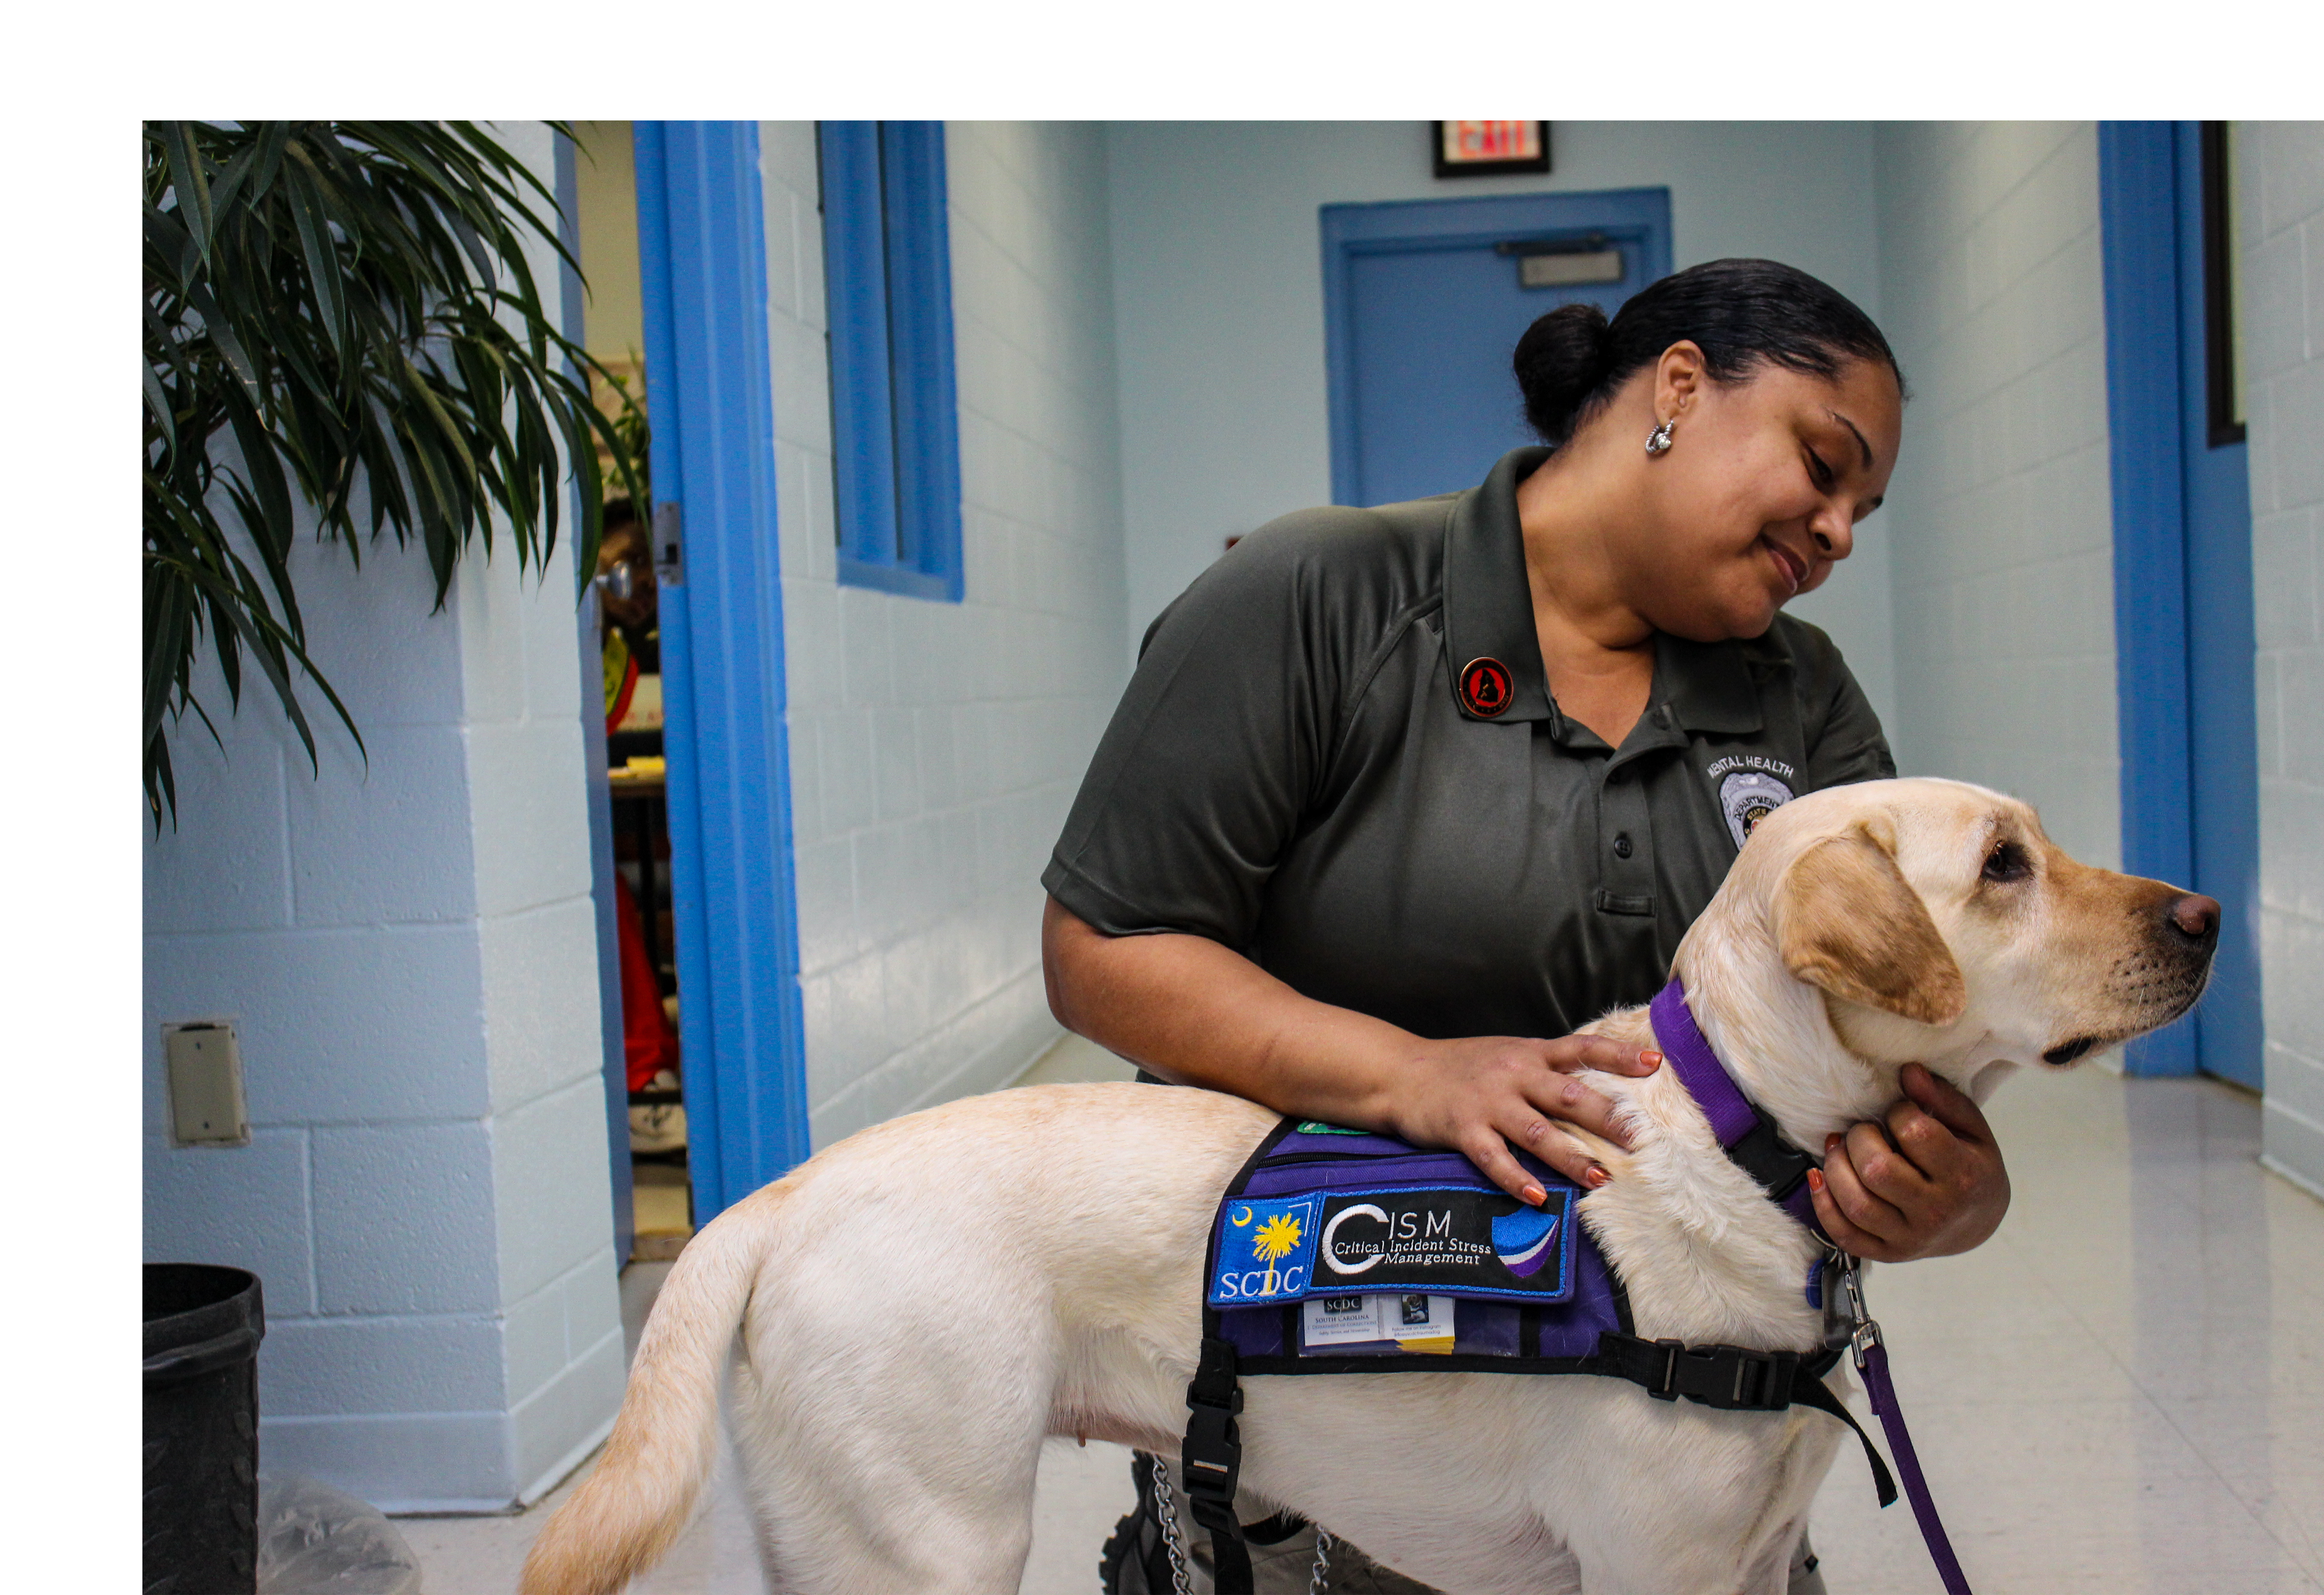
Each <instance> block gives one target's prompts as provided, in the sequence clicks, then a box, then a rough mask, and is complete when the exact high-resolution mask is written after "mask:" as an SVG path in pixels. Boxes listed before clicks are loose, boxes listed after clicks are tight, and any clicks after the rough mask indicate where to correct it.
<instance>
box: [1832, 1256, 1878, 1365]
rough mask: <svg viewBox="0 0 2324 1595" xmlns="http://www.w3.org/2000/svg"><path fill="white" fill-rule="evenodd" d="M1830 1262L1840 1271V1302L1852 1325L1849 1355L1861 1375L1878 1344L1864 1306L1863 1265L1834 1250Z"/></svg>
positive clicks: (1872, 1321) (1875, 1327) (1872, 1320)
mask: <svg viewBox="0 0 2324 1595" xmlns="http://www.w3.org/2000/svg"><path fill="white" fill-rule="evenodd" d="M1832 1261H1833V1264H1834V1266H1835V1267H1836V1268H1838V1269H1839V1271H1840V1301H1841V1302H1842V1303H1843V1304H1844V1305H1846V1307H1847V1309H1848V1318H1849V1323H1852V1324H1854V1325H1855V1327H1854V1328H1853V1329H1852V1330H1850V1331H1849V1336H1848V1354H1849V1357H1850V1358H1852V1359H1854V1360H1855V1362H1856V1367H1857V1370H1858V1372H1859V1373H1860V1372H1862V1371H1863V1369H1864V1363H1865V1360H1866V1359H1867V1357H1869V1356H1870V1355H1871V1352H1872V1348H1873V1347H1875V1346H1877V1345H1878V1344H1880V1325H1879V1323H1877V1322H1876V1321H1875V1320H1874V1318H1873V1316H1872V1314H1870V1313H1869V1312H1868V1311H1867V1310H1866V1308H1865V1305H1864V1274H1863V1267H1862V1265H1861V1264H1859V1263H1858V1261H1857V1260H1856V1258H1853V1257H1850V1256H1849V1254H1848V1253H1846V1252H1844V1251H1837V1250H1835V1251H1834V1252H1833V1253H1832Z"/></svg>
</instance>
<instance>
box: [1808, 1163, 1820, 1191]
mask: <svg viewBox="0 0 2324 1595" xmlns="http://www.w3.org/2000/svg"><path fill="white" fill-rule="evenodd" d="M1808 1189H1809V1190H1811V1191H1821V1190H1822V1189H1823V1170H1821V1168H1811V1169H1810V1170H1808Z"/></svg>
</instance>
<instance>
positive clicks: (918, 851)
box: [760, 122, 1127, 1147]
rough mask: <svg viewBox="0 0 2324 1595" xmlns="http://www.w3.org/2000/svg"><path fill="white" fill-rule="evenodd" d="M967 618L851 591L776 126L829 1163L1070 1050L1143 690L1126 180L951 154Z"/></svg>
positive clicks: (802, 209) (778, 417)
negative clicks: (1091, 836)
mask: <svg viewBox="0 0 2324 1595" xmlns="http://www.w3.org/2000/svg"><path fill="white" fill-rule="evenodd" d="M945 143H946V161H947V167H948V174H949V181H950V190H951V228H952V258H953V317H954V327H955V331H956V334H957V345H958V351H959V355H958V361H959V382H960V440H961V471H962V479H963V498H964V505H963V519H964V527H963V538H964V557H965V560H966V578H967V579H966V584H965V585H966V599H965V602H964V603H961V604H938V603H930V602H927V601H926V600H922V599H916V598H901V597H895V596H891V595H888V594H884V593H875V592H870V591H867V590H865V589H862V588H860V587H844V586H841V585H838V582H837V579H836V571H837V560H836V546H835V540H834V539H835V509H834V500H833V490H832V468H831V428H830V389H829V380H828V375H827V367H826V364H825V339H824V330H825V319H824V298H823V253H822V224H821V220H820V217H819V215H818V212H817V209H816V196H817V192H818V189H819V184H818V182H817V180H816V144H815V128H814V125H813V124H810V123H774V122H770V123H767V124H763V125H762V126H761V131H760V148H761V159H762V164H763V167H764V171H765V176H766V207H767V254H768V294H769V299H770V307H769V317H770V332H771V338H770V343H771V346H772V352H773V360H774V367H775V372H774V401H775V432H776V467H775V475H776V481H777V484H778V491H779V493H780V508H779V523H780V528H781V530H780V537H781V542H782V554H781V558H782V572H783V621H784V627H785V631H786V645H785V659H786V660H787V662H788V670H789V696H790V703H789V726H790V737H791V743H790V756H791V788H792V804H793V810H792V814H793V825H794V833H795V835H796V838H797V841H796V846H797V849H798V913H799V945H800V967H801V975H800V979H801V984H802V986H803V988H804V993H805V1000H806V1012H807V1076H808V1078H807V1089H808V1102H809V1107H810V1111H811V1113H812V1123H813V1130H814V1139H815V1144H816V1145H817V1146H818V1147H820V1146H826V1145H828V1144H830V1143H831V1142H832V1141H834V1140H836V1139H839V1138H841V1137H843V1136H845V1135H847V1134H850V1133H852V1132H853V1131H854V1130H856V1129H861V1128H862V1127H863V1126H865V1125H867V1124H871V1123H874V1122H876V1121H877V1120H881V1119H885V1118H888V1117H890V1116H891V1115H893V1114H896V1113H899V1112H903V1111H908V1110H910V1109H913V1108H917V1107H922V1106H926V1105H927V1104H929V1103H932V1102H941V1101H944V1100H945V1099H947V1098H950V1097H954V1096H960V1095H964V1094H966V1093H972V1092H977V1091H985V1090H990V1089H991V1088H993V1087H995V1086H999V1085H1003V1084H1006V1083H1008V1082H1009V1081H1010V1079H1012V1078H1014V1077H1015V1075H1016V1074H1018V1073H1019V1071H1021V1070H1022V1069H1023V1068H1024V1066H1025V1065H1027V1064H1028V1063H1029V1062H1031V1061H1032V1059H1033V1058H1034V1057H1035V1056H1037V1055H1038V1054H1039V1053H1040V1051H1041V1050H1042V1049H1043V1048H1044V1047H1046V1046H1048V1045H1049V1043H1050V1042H1051V1041H1053V1040H1054V1039H1055V1038H1056V1036H1057V1035H1058V1033H1059V1032H1058V1030H1057V1028H1056V1024H1055V1022H1054V1021H1053V1020H1052V1019H1050V1017H1049V1012H1048V1006H1047V999H1046V998H1045V996H1044V994H1043V991H1042V986H1041V973H1040V944H1039V932H1040V918H1041V900H1042V896H1041V886H1040V872H1041V867H1042V864H1043V862H1045V861H1046V860H1047V856H1048V851H1049V848H1050V847H1051V846H1052V845H1053V844H1055V842H1056V835H1057V831H1058V829H1059V827H1060V826H1062V825H1064V823H1065V810H1066V807H1067V806H1068V805H1069V804H1070V803H1071V801H1072V798H1073V794H1074V788H1076V787H1077V786H1078V785H1079V783H1080V780H1081V777H1082V772H1083V770H1084V768H1085V767H1086V766H1087V764H1088V762H1089V757H1090V753H1091V751H1092V750H1093V749H1094V747H1095V746H1096V743H1097V737H1098V733H1100V732H1101V731H1102V729H1103V728H1104V725H1105V722H1106V718H1107V716H1108V715H1111V713H1112V710H1113V705H1114V702H1115V699H1116V698H1117V697H1119V696H1120V691H1121V687H1122V683H1123V681H1124V679H1125V678H1126V675H1127V671H1126V668H1125V659H1126V656H1127V649H1126V647H1125V645H1124V642H1123V635H1122V627H1123V620H1122V606H1123V605H1122V593H1123V586H1122V556H1121V523H1120V487H1119V465H1118V449H1119V444H1118V437H1117V431H1116V427H1115V422H1114V365H1113V321H1112V304H1111V281H1110V274H1109V273H1110V254H1109V250H1108V245H1107V233H1106V226H1107V220H1106V180H1105V156H1104V149H1103V145H1102V141H1101V139H1100V136H1099V134H1098V131H1097V129H1096V128H1095V127H1093V126H1091V125H1088V124H1056V123H1045V124H1033V123H1001V124H984V123H954V124H950V125H949V127H948V128H947V129H946V135H945Z"/></svg>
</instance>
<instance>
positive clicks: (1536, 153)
mask: <svg viewBox="0 0 2324 1595" xmlns="http://www.w3.org/2000/svg"><path fill="white" fill-rule="evenodd" d="M1430 125H1431V126H1432V127H1433V128H1434V130H1435V131H1434V138H1433V140H1432V144H1433V148H1434V154H1435V158H1436V175H1437V176H1438V177H1490V176H1495V175H1499V174H1500V173H1503V172H1512V171H1548V170H1549V124H1548V123H1546V122H1437V123H1432V124H1430Z"/></svg>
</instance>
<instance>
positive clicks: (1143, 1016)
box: [1041, 898, 1662, 1204]
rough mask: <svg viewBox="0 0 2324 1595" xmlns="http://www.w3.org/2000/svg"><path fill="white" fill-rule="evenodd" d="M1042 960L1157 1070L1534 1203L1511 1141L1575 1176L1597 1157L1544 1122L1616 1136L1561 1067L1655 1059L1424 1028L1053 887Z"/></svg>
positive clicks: (1602, 1108)
mask: <svg viewBox="0 0 2324 1595" xmlns="http://www.w3.org/2000/svg"><path fill="white" fill-rule="evenodd" d="M1041 968H1042V973H1043V975H1044V977H1045V978H1046V979H1047V984H1048V992H1049V1010H1050V1011H1051V1012H1052V1013H1054V1014H1056V1016H1057V1019H1058V1022H1059V1023H1061V1024H1063V1025H1065V1027H1066V1028H1068V1029H1071V1030H1074V1031H1076V1032H1078V1033H1079V1034H1081V1035H1084V1036H1086V1037H1089V1038H1090V1039H1091V1040H1093V1041H1095V1042H1097V1043H1099V1044H1100V1045H1101V1046H1106V1047H1108V1048H1111V1050H1112V1051H1114V1052H1116V1053H1119V1054H1120V1055H1121V1056H1123V1057H1126V1058H1130V1059H1132V1060H1134V1061H1135V1062H1137V1063H1139V1064H1142V1065H1145V1066H1146V1067H1147V1068H1148V1070H1150V1071H1151V1072H1152V1073H1154V1074H1158V1075H1161V1076H1162V1077H1163V1078H1165V1079H1167V1080H1170V1081H1174V1082H1176V1083H1181V1084H1186V1085H1203V1086H1208V1087H1210V1088H1211V1089H1212V1090H1214V1091H1223V1092H1231V1093H1233V1094H1234V1095H1236V1096H1240V1097H1247V1098H1249V1099H1250V1101H1252V1102H1259V1103H1261V1104H1262V1105H1264V1106H1266V1107H1269V1108H1273V1109H1274V1110H1275V1111H1277V1112H1278V1113H1288V1114H1293V1115H1296V1116H1297V1117H1299V1118H1303V1119H1321V1120H1326V1121H1327V1122H1330V1123H1333V1124H1344V1125H1348V1126H1350V1127H1351V1128H1355V1129H1376V1130H1384V1131H1386V1132H1387V1133H1388V1134H1390V1135H1394V1136H1397V1137H1400V1138H1401V1139H1405V1140H1407V1141H1411V1142H1412V1143H1414V1144H1415V1145H1416V1146H1424V1147H1450V1148H1456V1149H1458V1150H1459V1151H1461V1152H1463V1153H1465V1154H1467V1156H1468V1157H1469V1158H1470V1160H1471V1162H1473V1163H1475V1164H1476V1165H1477V1166H1478V1167H1479V1168H1480V1169H1482V1170H1483V1171H1484V1172H1485V1173H1486V1175H1488V1176H1490V1177H1491V1179H1492V1180H1493V1182H1494V1183H1495V1184H1497V1185H1499V1186H1500V1187H1501V1188H1502V1189H1503V1190H1505V1191H1507V1192H1508V1194H1510V1195H1512V1196H1515V1197H1517V1199H1518V1200H1519V1201H1521V1202H1526V1203H1536V1204H1537V1203H1540V1202H1541V1201H1542V1199H1543V1196H1544V1194H1545V1193H1544V1192H1543V1190H1542V1188H1541V1185H1540V1184H1539V1183H1538V1182H1537V1181H1535V1179H1534V1177H1533V1176H1531V1175H1529V1174H1527V1173H1526V1170H1525V1167H1524V1166H1523V1165H1522V1164H1520V1163H1518V1162H1517V1159H1516V1158H1515V1157H1512V1156H1511V1155H1510V1153H1509V1148H1510V1147H1511V1146H1518V1147H1523V1148H1526V1150H1527V1151H1529V1152H1531V1153H1532V1154H1533V1155H1534V1156H1535V1157H1538V1158H1540V1159H1541V1160H1542V1161H1543V1162H1544V1163H1546V1164H1548V1165H1549V1166H1551V1167H1552V1168H1554V1169H1556V1170H1557V1171H1558V1172H1559V1173H1561V1174H1563V1175H1564V1176H1566V1177H1567V1178H1568V1179H1571V1180H1572V1181H1574V1182H1575V1183H1576V1184H1577V1185H1582V1186H1583V1187H1584V1188H1585V1189H1587V1188H1593V1187H1595V1186H1598V1185H1603V1184H1605V1183H1606V1171H1605V1170H1604V1169H1603V1168H1601V1167H1600V1166H1599V1165H1598V1164H1597V1163H1596V1161H1594V1160H1593V1159H1592V1158H1591V1156H1590V1154H1589V1152H1588V1151H1587V1150H1586V1149H1584V1148H1583V1147H1582V1144H1581V1143H1580V1142H1578V1141H1576V1140H1575V1139H1573V1138H1572V1136H1570V1135H1568V1134H1566V1133H1565V1131H1564V1130H1563V1129H1559V1128H1558V1127H1557V1125H1556V1124H1554V1123H1553V1122H1552V1120H1565V1121H1567V1122H1568V1123H1572V1124H1575V1125H1579V1126H1581V1127H1582V1129H1586V1130H1588V1131H1590V1132H1591V1134H1593V1135H1596V1136H1600V1137H1601V1138H1603V1139H1606V1140H1609V1141H1611V1142H1613V1143H1614V1144H1615V1145H1617V1146H1627V1145H1628V1141H1627V1140H1626V1139H1625V1138H1624V1137H1623V1136H1622V1134H1621V1133H1620V1132H1619V1131H1618V1130H1617V1129H1615V1128H1614V1126H1613V1125H1612V1124H1610V1123H1609V1120H1608V1115H1609V1112H1610V1111H1611V1110H1612V1107H1613V1104H1612V1103H1611V1102H1609V1101H1608V1100H1607V1099H1606V1098H1604V1097H1602V1096H1600V1095H1599V1094H1598V1093H1596V1092H1594V1091H1591V1089H1590V1088H1589V1087H1588V1086H1586V1085H1584V1084H1583V1083H1582V1082H1580V1081H1578V1080H1572V1079H1564V1078H1561V1077H1560V1076H1561V1075H1563V1074H1570V1073H1571V1072H1572V1071H1574V1070H1577V1069H1600V1070H1603V1071H1605V1072H1606V1073H1608V1074H1652V1073H1653V1072H1654V1071H1655V1068H1656V1067H1657V1066H1658V1065H1660V1064H1661V1062H1662V1055H1661V1054H1660V1053H1657V1052H1653V1051H1641V1050H1639V1049H1638V1048H1637V1047H1633V1046H1621V1045H1619V1044H1618V1043H1616V1042H1613V1041H1609V1040H1608V1039H1606V1038H1605V1037H1596V1036H1567V1037H1561V1038H1559V1039H1557V1040H1554V1041H1543V1040H1536V1039H1532V1038H1529V1037H1516V1036H1479V1037H1466V1038H1463V1039H1460V1040H1453V1041H1430V1040H1425V1039H1423V1038H1422V1037H1417V1036H1415V1035H1413V1034H1412V1033H1411V1032H1410V1031H1408V1030H1403V1029H1399V1028H1397V1027H1396V1026H1394V1025H1391V1024H1388V1022H1387V1021H1385V1020H1382V1019H1372V1018H1370V1017H1369V1016H1368V1015H1365V1014H1360V1013H1356V1012H1354V1011H1352V1010H1349V1009H1344V1008H1334V1007H1333V1006H1332V1005H1331V1004H1329V1003H1324V1002H1317V1001H1314V1000H1312V999H1310V998H1306V997H1303V996H1301V995H1300V994H1299V993H1298V992H1296V991H1293V990H1292V989H1291V988H1290V987H1289V986H1286V985H1285V984H1284V983H1283V982H1281V981H1278V980H1277V979H1276V978H1275V977H1274V976H1273V975H1270V974H1268V973H1267V972H1266V971H1265V970H1263V969H1261V968H1259V965H1257V964H1255V963H1252V962H1251V961H1250V959H1248V958H1245V957H1243V956H1242V955H1241V954H1239V953H1235V952H1232V951H1231V950H1230V949H1228V948H1226V947H1224V946H1222V945H1220V944H1219V943H1217V942H1214V941H1213V940H1211V939H1210V938H1209V937H1207V936H1183V935H1177V936H1174V935H1160V936H1107V935H1105V934H1104V933H1102V931H1098V930H1095V929H1093V928H1092V927H1090V926H1089V925H1087V924H1085V923H1084V922H1083V921H1082V920H1081V919H1080V918H1078V917H1075V916H1074V913H1073V912H1072V910H1070V909H1068V908H1065V907H1064V906H1063V905H1062V904H1060V903H1059V902H1058V901H1057V900H1056V899H1055V898H1052V899H1049V902H1048V906H1047V908H1046V909H1045V910H1044V911H1043V914H1042V919H1041Z"/></svg>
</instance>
